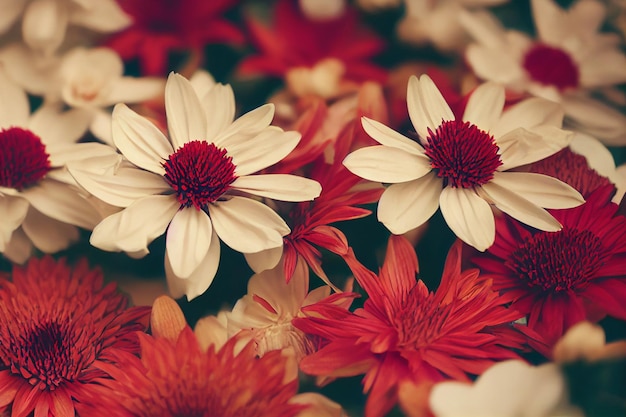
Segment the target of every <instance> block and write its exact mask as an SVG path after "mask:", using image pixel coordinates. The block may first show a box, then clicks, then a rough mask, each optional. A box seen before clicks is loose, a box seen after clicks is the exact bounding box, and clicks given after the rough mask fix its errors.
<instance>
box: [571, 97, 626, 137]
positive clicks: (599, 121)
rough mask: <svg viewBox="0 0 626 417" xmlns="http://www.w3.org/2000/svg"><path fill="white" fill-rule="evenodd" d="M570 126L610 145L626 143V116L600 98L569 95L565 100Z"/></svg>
mask: <svg viewBox="0 0 626 417" xmlns="http://www.w3.org/2000/svg"><path fill="white" fill-rule="evenodd" d="M563 107H564V108H565V112H566V114H567V118H568V122H569V125H570V126H573V127H574V128H576V130H581V131H584V132H585V133H588V134H590V135H593V136H595V137H597V138H598V139H600V140H601V141H602V142H603V143H604V144H606V145H609V146H624V145H626V135H624V132H626V116H625V115H624V114H623V113H622V112H621V111H619V110H617V109H615V108H613V107H610V106H607V105H606V104H604V103H602V102H601V101H599V100H596V99H593V98H590V97H582V96H580V97H579V96H574V95H568V96H566V97H565V99H564V101H563Z"/></svg>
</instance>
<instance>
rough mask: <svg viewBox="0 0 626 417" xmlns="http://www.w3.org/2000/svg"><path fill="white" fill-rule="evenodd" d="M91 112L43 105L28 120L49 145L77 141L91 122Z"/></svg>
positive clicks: (55, 105) (31, 128)
mask: <svg viewBox="0 0 626 417" xmlns="http://www.w3.org/2000/svg"><path fill="white" fill-rule="evenodd" d="M91 119H92V114H91V112H89V111H87V110H83V109H71V110H68V111H64V112H62V111H61V109H60V105H57V104H53V105H43V106H41V107H40V108H39V109H37V111H36V112H35V113H33V115H32V116H31V118H30V120H29V121H28V128H29V129H30V130H31V131H32V132H33V133H35V134H36V135H38V136H39V137H40V138H41V140H42V142H43V143H44V144H45V145H46V146H47V145H56V144H67V143H75V142H76V141H78V139H80V138H81V137H82V136H83V135H84V134H85V132H86V131H87V129H88V128H89V124H90V123H91Z"/></svg>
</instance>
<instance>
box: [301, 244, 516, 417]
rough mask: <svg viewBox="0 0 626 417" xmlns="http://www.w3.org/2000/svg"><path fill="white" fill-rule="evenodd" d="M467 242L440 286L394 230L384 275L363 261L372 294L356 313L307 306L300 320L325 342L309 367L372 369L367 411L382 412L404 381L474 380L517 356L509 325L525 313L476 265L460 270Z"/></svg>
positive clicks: (359, 269) (304, 365)
mask: <svg viewBox="0 0 626 417" xmlns="http://www.w3.org/2000/svg"><path fill="white" fill-rule="evenodd" d="M460 252H461V246H460V243H457V244H456V245H455V246H453V248H452V250H451V252H450V254H449V255H448V259H447V261H446V265H445V268H444V272H443V277H442V280H441V285H440V287H439V289H438V290H437V291H436V292H434V293H432V292H429V291H428V289H427V288H426V286H425V285H424V283H423V282H422V281H416V279H415V274H416V273H417V272H418V266H417V258H416V256H415V251H414V250H413V248H412V246H411V245H410V244H409V243H408V241H406V239H404V238H403V237H400V236H392V237H391V238H390V241H389V246H388V249H387V256H386V259H385V263H384V265H383V267H382V269H381V271H380V274H379V276H376V274H374V273H373V272H371V271H369V270H367V269H366V268H365V267H363V266H362V265H361V264H360V263H358V262H357V261H356V260H353V261H351V262H349V263H350V266H351V268H352V271H353V272H354V276H355V278H356V279H357V281H358V282H359V284H360V285H361V286H362V287H363V289H364V290H365V291H366V292H367V293H368V295H369V299H368V300H367V301H366V302H365V304H364V306H363V308H362V309H357V310H356V311H355V312H354V313H350V312H347V311H346V310H344V309H340V308H336V307H334V306H332V305H318V306H311V307H307V308H304V309H303V311H305V312H307V313H308V314H309V315H310V317H307V318H302V319H295V320H294V321H293V323H294V325H295V326H297V327H299V328H300V329H302V330H303V331H305V332H306V333H309V334H314V335H318V336H320V337H322V338H323V339H324V340H325V341H326V345H325V346H323V347H322V348H321V349H320V350H319V351H317V352H316V353H314V354H312V355H310V356H308V357H306V358H304V359H303V360H302V361H301V363H300V367H301V369H302V370H303V371H304V372H307V373H310V374H314V375H324V376H331V377H340V376H351V375H358V374H361V373H365V378H364V379H363V384H364V391H365V392H369V396H368V399H367V403H366V408H365V415H366V417H380V416H382V415H384V414H385V413H386V412H387V411H389V410H390V409H391V407H392V406H393V405H394V404H395V402H396V401H397V398H398V386H399V384H400V383H402V382H406V381H411V382H414V383H422V382H429V381H440V380H444V379H458V380H469V377H468V374H473V375H477V374H480V373H482V372H483V371H484V370H485V369H486V368H487V367H489V366H490V365H491V364H493V363H494V362H496V361H498V360H502V359H507V358H515V357H517V355H516V354H515V353H514V352H513V351H512V350H511V349H510V348H512V347H514V348H519V347H521V346H520V344H519V338H518V337H516V336H515V334H514V332H513V331H512V330H511V329H509V328H508V326H507V324H508V323H511V322H512V321H514V320H516V319H518V318H519V317H520V315H519V314H518V313H517V312H515V311H514V310H511V309H507V308H506V307H505V306H504V303H505V300H504V299H503V298H502V297H500V296H499V295H498V294H497V293H496V292H494V291H493V290H492V289H491V282H490V280H489V279H488V278H486V277H483V276H479V273H478V272H479V271H478V270H477V269H472V270H467V271H465V272H461V270H460V263H461V253H460Z"/></svg>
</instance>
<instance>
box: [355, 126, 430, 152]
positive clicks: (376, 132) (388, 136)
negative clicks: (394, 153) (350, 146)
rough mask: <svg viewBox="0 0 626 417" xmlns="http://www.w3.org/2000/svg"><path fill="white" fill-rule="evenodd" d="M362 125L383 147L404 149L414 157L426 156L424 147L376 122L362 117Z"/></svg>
mask: <svg viewBox="0 0 626 417" xmlns="http://www.w3.org/2000/svg"><path fill="white" fill-rule="evenodd" d="M361 124H362V125H363V130H365V132H366V133H367V134H368V135H370V136H371V138H372V139H374V140H375V141H377V142H378V143H380V144H381V145H385V146H391V147H393V148H398V149H402V150H403V151H405V152H408V153H411V154H414V155H424V148H422V145H420V144H419V143H417V142H415V141H414V140H411V139H409V138H407V137H406V136H404V135H402V134H400V133H398V132H396V131H395V130H393V129H391V128H389V127H387V126H385V125H384V124H382V123H380V122H377V121H376V120H372V119H368V118H367V117H362V118H361Z"/></svg>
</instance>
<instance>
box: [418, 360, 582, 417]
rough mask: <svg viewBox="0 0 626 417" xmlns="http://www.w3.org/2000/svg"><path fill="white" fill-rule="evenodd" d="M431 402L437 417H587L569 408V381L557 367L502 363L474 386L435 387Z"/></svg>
mask: <svg viewBox="0 0 626 417" xmlns="http://www.w3.org/2000/svg"><path fill="white" fill-rule="evenodd" d="M429 402H430V409H431V411H432V412H433V414H434V415H435V417H459V416H463V417H584V415H583V413H582V412H581V411H580V410H579V409H578V408H575V407H574V406H572V405H570V404H569V401H568V399H567V386H566V383H565V378H564V377H563V375H562V373H561V370H560V369H559V367H558V366H557V365H555V364H553V363H548V364H545V365H541V366H531V365H528V364H526V363H524V362H522V361H519V360H508V361H503V362H499V363H497V364H495V365H493V366H492V367H490V368H489V369H487V370H486V371H485V372H484V373H483V374H482V375H481V376H479V377H478V379H477V380H476V381H475V382H474V383H473V384H470V383H465V382H457V381H446V382H440V383H438V384H435V386H434V387H433V389H432V391H431V394H430V401H429Z"/></svg>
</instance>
